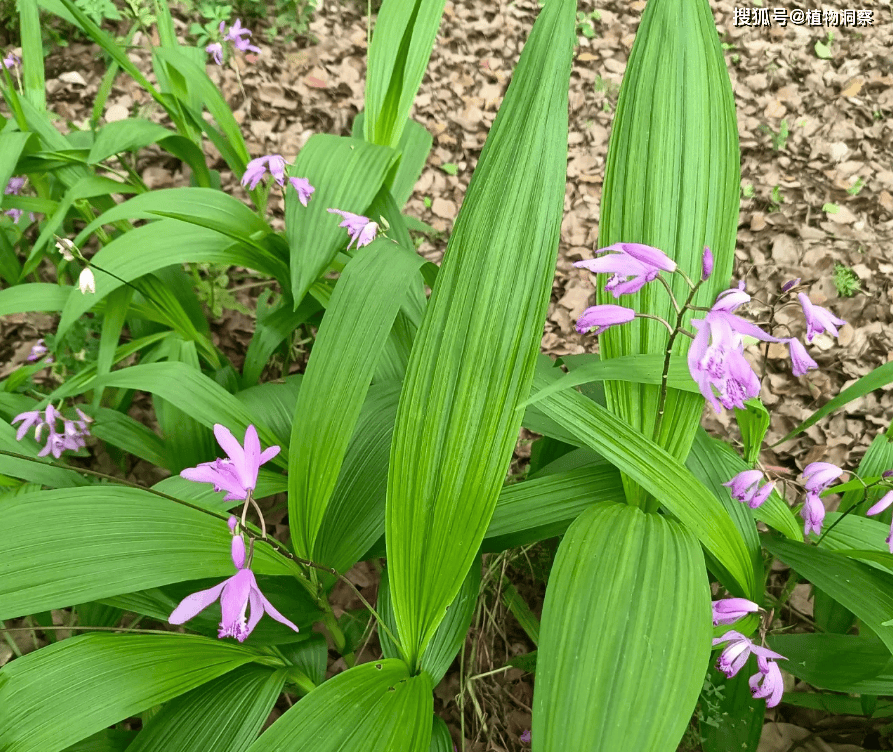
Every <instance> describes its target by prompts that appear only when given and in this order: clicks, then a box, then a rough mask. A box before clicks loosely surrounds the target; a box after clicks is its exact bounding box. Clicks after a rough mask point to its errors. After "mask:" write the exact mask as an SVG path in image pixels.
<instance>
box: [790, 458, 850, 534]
mask: <svg viewBox="0 0 893 752" xmlns="http://www.w3.org/2000/svg"><path fill="white" fill-rule="evenodd" d="M841 475H843V470H841V469H840V468H839V467H837V465H832V464H831V463H830V462H813V463H811V464H809V465H807V466H806V467H804V468H803V479H804V483H803V487H804V488H805V489H806V501H805V502H804V504H803V508H802V509H801V510H800V516H801V517H802V518H803V520H804V523H805V524H804V525H803V535H809V533H810V532H814V533H816V534H819V533H821V532H822V523H823V522H824V520H825V505H824V504H822V499H821V494H822V492H823V491H825V490H826V489H827V488H828V486H830V485H831V484H832V483H833V482H834V481H835V480H837V479H838V478H839V477H840V476H841Z"/></svg>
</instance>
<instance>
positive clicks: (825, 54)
mask: <svg viewBox="0 0 893 752" xmlns="http://www.w3.org/2000/svg"><path fill="white" fill-rule="evenodd" d="M833 42H834V32H833V31H829V32H828V36H827V37H825V40H824V41H818V42H816V43H815V54H816V56H817V57H820V58H822V59H823V60H830V59H831V58H832V57H833V53H832V52H831V45H832V44H833Z"/></svg>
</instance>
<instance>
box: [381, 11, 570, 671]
mask: <svg viewBox="0 0 893 752" xmlns="http://www.w3.org/2000/svg"><path fill="white" fill-rule="evenodd" d="M573 27H574V8H573V3H572V2H570V1H569V0H556V1H555V2H550V3H549V4H547V5H546V6H545V8H544V9H543V10H542V11H541V13H540V16H539V18H538V19H537V21H536V23H535V24H534V27H533V30H532V32H531V35H530V39H529V41H528V43H527V45H526V46H525V49H524V52H523V53H522V55H521V60H520V62H519V63H518V68H517V70H516V71H515V74H514V76H513V77H512V83H511V85H510V87H509V90H508V93H507V94H506V97H505V99H504V100H503V103H502V107H501V108H500V111H499V114H498V115H497V117H496V121H495V122H494V124H493V128H492V130H491V131H490V135H489V137H488V139H487V143H486V145H485V146H484V150H483V153H482V154H481V158H480V160H479V162H478V165H477V169H476V171H475V174H474V177H473V178H472V181H471V185H470V186H469V188H468V194H467V195H466V198H465V202H464V203H463V206H462V209H461V211H460V212H459V216H458V217H457V218H456V223H455V226H454V228H453V234H452V236H451V237H450V241H449V245H448V246H447V250H446V254H445V256H444V261H443V266H442V267H441V271H440V273H439V274H438V277H437V283H436V285H435V287H434V290H433V292H432V295H431V299H430V301H429V303H428V307H427V311H426V313H425V318H424V320H423V322H422V326H421V328H420V329H419V331H418V334H417V335H416V339H415V344H414V346H413V350H412V356H411V358H410V362H409V367H408V369H407V374H406V381H405V383H404V387H403V392H402V394H401V397H400V407H399V409H398V413H397V422H396V426H395V429H394V441H393V444H392V447H391V464H390V471H389V477H388V501H387V521H386V530H387V545H388V551H387V553H388V564H389V566H390V567H391V586H392V593H393V599H394V610H395V613H396V617H397V624H398V626H399V630H400V640H401V641H402V643H403V647H404V648H405V649H406V650H407V652H408V653H409V657H410V659H411V660H412V661H413V663H415V662H416V661H417V660H418V659H419V657H420V655H421V654H422V652H423V650H424V647H425V645H426V644H427V643H428V641H429V640H430V638H431V636H432V635H433V634H434V631H435V630H436V629H437V625H438V624H439V623H440V621H441V620H442V619H443V617H444V614H445V609H446V607H447V605H448V604H449V603H450V602H451V601H452V600H453V599H454V598H455V597H456V594H457V593H458V592H459V588H460V586H461V584H462V581H463V580H464V579H465V576H466V573H467V571H468V568H469V567H470V566H471V563H472V561H473V560H474V557H475V555H476V554H477V550H478V547H479V545H480V543H481V540H482V539H483V537H484V533H485V532H486V529H487V525H488V523H489V521H490V517H491V516H492V514H493V509H494V507H495V505H496V500H497V497H498V494H499V490H500V488H501V487H502V482H503V480H504V478H505V473H506V470H507V469H508V466H509V462H510V461H511V456H512V452H513V450H514V447H515V442H516V439H517V437H518V430H519V428H520V422H521V417H522V413H521V412H520V411H517V410H516V407H517V405H518V403H519V402H520V401H521V400H523V399H524V398H526V396H527V393H528V390H529V388H530V382H531V378H532V376H533V369H534V364H535V361H536V355H537V352H538V350H539V344H540V340H541V338H542V327H543V322H544V320H545V315H546V309H547V307H548V300H549V294H550V291H551V286H552V277H553V275H554V268H555V255H556V250H557V242H558V234H559V230H560V224H561V213H562V207H563V202H564V183H565V171H566V164H567V152H566V141H567V99H566V95H567V87H568V78H569V73H570V63H571V56H572V52H573V43H574V35H573ZM367 135H368V134H367ZM533 176H536V179H535V180H534V179H533ZM494 322H496V323H494Z"/></svg>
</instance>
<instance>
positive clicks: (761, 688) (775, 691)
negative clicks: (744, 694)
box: [747, 656, 787, 708]
mask: <svg viewBox="0 0 893 752" xmlns="http://www.w3.org/2000/svg"><path fill="white" fill-rule="evenodd" d="M779 657H780V658H781V656H779ZM782 660H787V658H782ZM757 666H758V667H759V671H757V673H755V674H754V675H753V676H751V677H750V679H749V680H748V682H747V683H748V684H749V685H750V691H751V694H752V695H753V696H754V698H755V699H758V700H759V699H761V698H766V707H767V708H774V707H775V706H776V705H778V703H780V702H781V696H782V694H784V679H782V676H781V669H780V668H779V667H778V664H777V663H775V661H770V660H767V659H766V658H763V657H762V656H757ZM761 682H762V684H761Z"/></svg>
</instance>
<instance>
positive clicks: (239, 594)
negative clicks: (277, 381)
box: [168, 423, 298, 642]
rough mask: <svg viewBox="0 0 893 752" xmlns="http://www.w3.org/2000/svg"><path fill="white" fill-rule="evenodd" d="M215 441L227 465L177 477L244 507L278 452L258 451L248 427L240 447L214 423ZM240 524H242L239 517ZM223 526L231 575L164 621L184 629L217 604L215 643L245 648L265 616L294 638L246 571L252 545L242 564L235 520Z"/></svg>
mask: <svg viewBox="0 0 893 752" xmlns="http://www.w3.org/2000/svg"><path fill="white" fill-rule="evenodd" d="M214 436H215V437H216V438H217V442H218V443H219V444H220V446H221V447H222V448H223V450H224V451H225V452H226V454H227V457H226V459H216V460H214V461H213V462H203V463H202V464H200V465H199V466H198V467H190V468H187V469H185V470H183V471H182V472H181V473H180V475H181V476H182V477H184V478H186V479H188V480H193V481H197V482H199V483H212V484H213V485H214V490H215V491H226V492H227V493H226V496H225V497H224V498H225V499H227V500H232V499H244V500H245V503H246V504H248V502H249V501H250V500H251V493H252V491H254V488H255V486H256V485H257V473H258V471H259V469H260V466H261V465H263V464H264V463H265V462H268V461H269V460H271V459H273V457H275V456H276V455H277V454H279V447H278V446H271V447H268V448H267V449H265V450H263V451H261V448H260V440H259V439H258V436H257V429H256V428H255V427H254V426H253V425H250V426H248V428H247V429H246V431H245V440H244V445H243V444H240V443H239V442H238V441H237V440H236V438H235V436H233V434H232V432H230V430H229V429H227V428H226V427H224V426H222V425H220V424H219V423H218V424H216V425H215V426H214ZM242 519H243V521H244V512H243V518H242ZM227 525H228V526H229V530H230V533H231V534H232V540H231V544H230V556H231V557H232V560H233V566H235V568H236V573H235V574H234V575H233V576H232V577H229V578H228V579H226V580H224V581H223V582H221V583H219V584H217V585H215V586H214V587H212V588H208V589H207V590H201V591H199V592H197V593H192V595H188V596H186V597H185V598H184V599H183V600H182V601H180V603H179V605H178V606H177V607H176V608H175V609H174V610H173V612H172V613H171V615H170V616H169V617H168V622H169V623H171V624H183V623H185V622H187V621H189V620H190V619H192V618H193V617H194V616H197V615H198V614H199V612H201V611H204V610H205V609H206V608H207V607H208V606H210V605H211V604H212V603H214V602H215V601H217V600H218V599H219V600H220V610H221V619H220V627H219V629H218V632H217V636H218V638H223V637H235V638H236V639H237V640H238V641H239V642H244V641H245V640H246V639H247V638H248V636H249V635H250V634H251V632H252V631H253V630H254V628H255V627H256V626H257V623H258V622H259V621H260V619H261V617H262V616H263V615H264V614H265V613H266V614H269V615H270V616H271V617H273V618H274V619H275V620H276V621H278V622H280V623H282V624H285V626H287V627H290V628H291V629H293V630H294V631H295V632H297V631H298V627H297V626H296V625H295V624H293V623H292V622H291V621H289V620H288V619H286V618H285V617H284V616H283V615H282V614H280V613H279V611H277V610H276V608H275V607H274V606H273V604H272V603H270V601H268V600H267V599H266V598H265V597H264V594H263V593H261V591H260V588H259V587H258V585H257V579H256V578H255V576H254V572H252V571H251V553H252V552H253V541H252V547H251V549H249V553H248V556H247V559H246V556H245V537H244V535H243V533H242V531H241V529H240V528H241V526H240V523H239V520H238V519H237V518H236V517H230V518H229V520H227Z"/></svg>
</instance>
